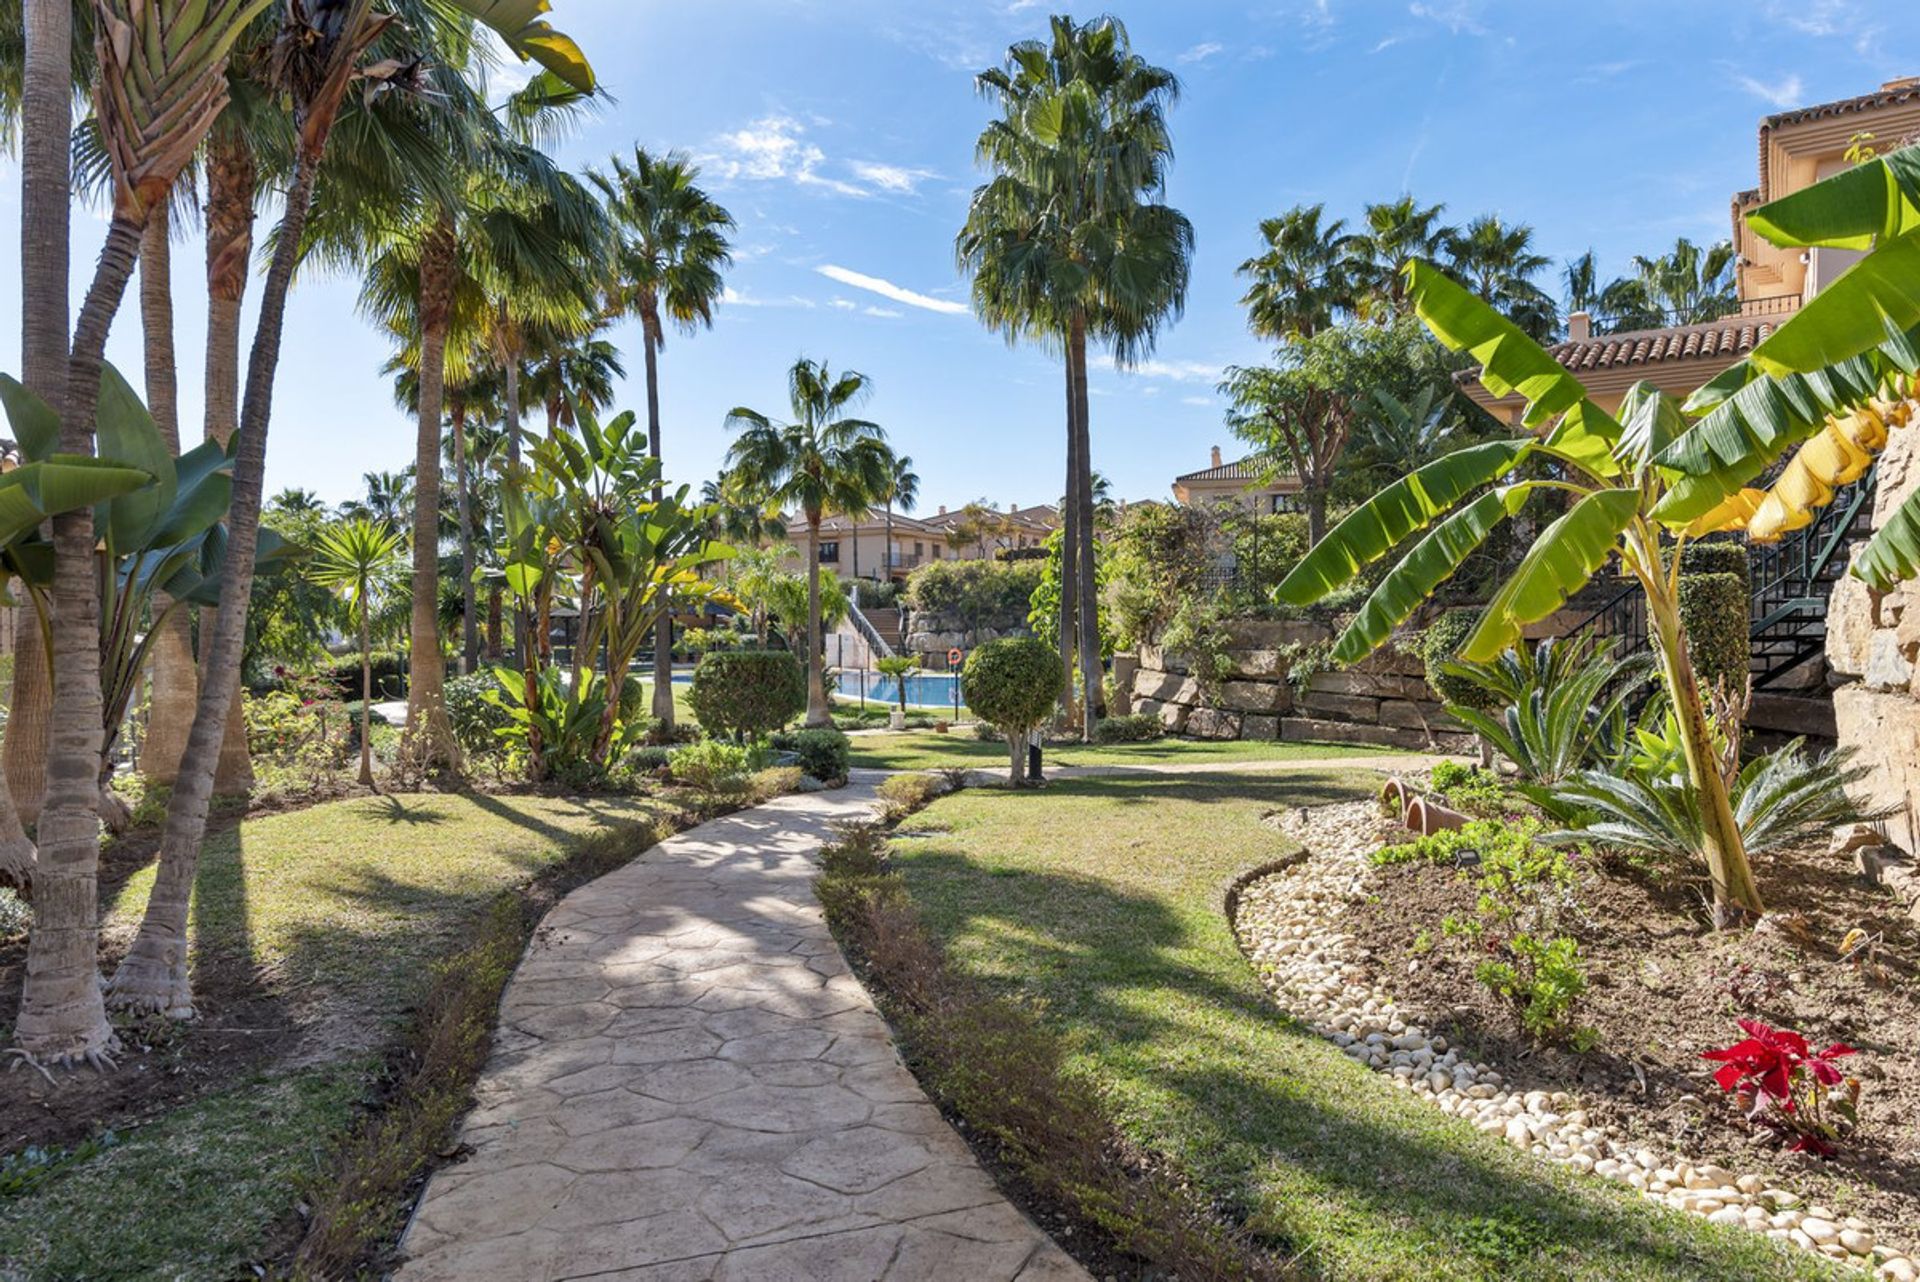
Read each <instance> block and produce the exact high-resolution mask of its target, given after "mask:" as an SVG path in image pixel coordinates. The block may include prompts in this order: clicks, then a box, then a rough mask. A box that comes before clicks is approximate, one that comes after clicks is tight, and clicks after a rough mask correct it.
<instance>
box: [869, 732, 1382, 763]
mask: <svg viewBox="0 0 1920 1282" xmlns="http://www.w3.org/2000/svg"><path fill="white" fill-rule="evenodd" d="M1384 752H1385V750H1384V749H1380V748H1370V747H1362V746H1360V745H1356V744H1344V743H1274V742H1269V741H1266V740H1239V741H1235V740H1226V741H1221V740H1214V739H1155V740H1152V741H1150V742H1147V743H1114V744H1091V745H1085V746H1083V745H1080V744H1070V745H1062V746H1055V747H1050V748H1048V749H1047V765H1049V766H1130V765H1167V764H1175V763H1179V762H1188V761H1191V762H1207V761H1234V762H1240V761H1313V760H1326V759H1329V758H1335V757H1339V758H1346V757H1369V756H1377V755H1381V754H1383V753H1384ZM853 764H854V765H855V766H857V767H860V768H863V769H869V770H937V769H939V768H940V767H942V766H978V767H981V768H983V769H1004V768H1005V766H1006V764H1007V745H1006V744H1005V743H1003V742H1001V741H1000V740H998V739H996V740H994V741H992V742H991V743H989V742H986V741H983V740H980V739H976V738H974V737H973V732H972V731H971V730H970V729H969V730H961V731H956V732H954V733H952V734H913V733H908V734H896V735H884V736H882V735H864V736H862V737H860V738H858V739H855V740H854V741H853Z"/></svg>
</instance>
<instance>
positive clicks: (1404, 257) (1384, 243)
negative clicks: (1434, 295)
mask: <svg viewBox="0 0 1920 1282" xmlns="http://www.w3.org/2000/svg"><path fill="white" fill-rule="evenodd" d="M1446 208H1447V207H1446V206H1445V205H1424V206H1423V205H1421V204H1420V202H1419V201H1417V200H1415V199H1414V198H1413V197H1412V196H1402V197H1400V198H1399V199H1398V200H1389V201H1382V202H1380V203H1379V204H1373V205H1368V206H1367V207H1366V208H1365V209H1364V210H1362V211H1361V222H1362V224H1363V228H1362V230H1361V231H1360V233H1359V234H1358V235H1357V236H1356V237H1355V238H1354V240H1353V252H1354V263H1353V271H1354V273H1355V276H1356V277H1357V279H1358V282H1359V285H1360V292H1361V293H1362V294H1363V295H1368V296H1371V297H1372V298H1373V299H1374V300H1376V301H1377V303H1379V304H1380V305H1382V306H1384V307H1386V308H1387V310H1389V311H1390V312H1392V313H1393V314H1394V315H1396V316H1397V315H1401V314H1403V313H1404V312H1405V311H1406V302H1407V298H1406V287H1405V284H1404V282H1403V280H1402V272H1404V270H1405V269H1406V266H1407V264H1408V263H1410V262H1413V261H1414V260H1415V259H1437V258H1444V257H1445V256H1446V254H1445V250H1446V248H1447V246H1448V245H1449V244H1450V243H1452V241H1453V239H1454V237H1455V235H1456V233H1455V232H1454V230H1453V229H1452V228H1451V227H1448V226H1447V225H1446V224H1445V223H1442V222H1441V221H1440V215H1441V214H1443V213H1445V212H1446Z"/></svg>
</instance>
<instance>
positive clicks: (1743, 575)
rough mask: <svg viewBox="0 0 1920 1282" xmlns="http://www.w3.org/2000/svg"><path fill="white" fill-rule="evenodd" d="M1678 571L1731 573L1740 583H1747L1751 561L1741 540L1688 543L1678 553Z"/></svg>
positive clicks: (1749, 577) (1682, 572)
mask: <svg viewBox="0 0 1920 1282" xmlns="http://www.w3.org/2000/svg"><path fill="white" fill-rule="evenodd" d="M1680 573H1681V574H1683V575H1686V574H1731V575H1734V576H1736V577H1737V578H1739V580H1740V581H1741V582H1742V583H1748V582H1751V581H1752V577H1753V563H1752V560H1751V559H1750V557H1749V555H1748V552H1747V545H1746V543H1745V542H1743V541H1739V540H1715V541H1713V542H1710V543H1689V544H1687V546H1686V548H1685V549H1684V550H1683V551H1682V552H1681V553H1680Z"/></svg>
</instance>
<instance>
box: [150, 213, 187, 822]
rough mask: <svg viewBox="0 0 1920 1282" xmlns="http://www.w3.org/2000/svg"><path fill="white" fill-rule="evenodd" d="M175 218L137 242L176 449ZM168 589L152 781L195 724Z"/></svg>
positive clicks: (157, 406) (158, 386)
mask: <svg viewBox="0 0 1920 1282" xmlns="http://www.w3.org/2000/svg"><path fill="white" fill-rule="evenodd" d="M172 232H173V228H172V220H171V218H170V217H169V216H168V212H167V207H166V206H165V205H164V204H162V205H156V206H154V209H153V214H152V216H151V217H150V218H149V219H148V220H147V230H146V233H145V235H144V236H143V237H142V239H141V242H140V322H141V330H142V332H143V334H144V337H145V340H146V367H147V368H146V373H147V410H148V412H150V413H151V414H152V415H153V422H154V426H155V427H157V428H159V429H160V436H161V438H162V439H163V440H165V441H166V443H167V448H168V449H169V450H170V451H172V452H173V453H174V454H176V455H177V454H179V453H180V396H179V377H178V366H177V362H176V360H175V357H174V350H173V275H172V267H173V254H172V250H173V246H172ZM169 604H170V602H169V600H168V598H167V596H166V594H165V593H155V594H154V599H153V613H154V617H156V618H159V617H161V616H162V615H165V616H166V622H164V623H162V624H161V625H160V626H159V627H158V628H157V629H155V632H154V639H153V650H152V655H153V657H152V664H153V702H152V706H151V708H150V710H149V712H148V715H147V739H146V743H145V745H144V747H143V749H142V751H141V754H140V768H141V772H142V773H143V774H145V775H146V777H147V779H148V780H149V781H151V782H153V783H158V784H166V785H169V786H171V785H172V783H173V781H174V778H175V776H177V775H178V774H179V773H180V756H181V754H182V753H184V752H185V751H186V750H187V731H188V729H189V728H190V727H191V726H192V724H193V704H194V698H195V696H196V695H197V694H198V693H199V689H200V678H199V673H198V672H197V671H196V670H195V668H194V662H193V621H192V619H191V618H189V617H188V612H187V611H186V610H174V611H172V612H171V613H168V605H169Z"/></svg>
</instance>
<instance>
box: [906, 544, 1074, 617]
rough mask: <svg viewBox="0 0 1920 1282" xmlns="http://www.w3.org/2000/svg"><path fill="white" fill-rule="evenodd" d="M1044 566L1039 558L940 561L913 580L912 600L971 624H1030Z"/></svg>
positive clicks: (909, 596)
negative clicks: (1034, 594) (1030, 615)
mask: <svg viewBox="0 0 1920 1282" xmlns="http://www.w3.org/2000/svg"><path fill="white" fill-rule="evenodd" d="M1044 570H1045V566H1044V564H1043V563H1042V562H1039V561H1012V562H1003V561H934V562H932V563H931V564H928V565H923V566H921V567H920V568H919V569H917V570H915V571H914V572H913V575H912V577H910V578H909V579H908V580H907V590H906V602H907V605H908V606H909V608H911V609H914V610H923V611H927V612H929V613H936V614H956V615H959V616H960V617H961V618H962V619H964V620H965V621H966V623H967V626H968V627H969V628H993V629H995V630H996V631H999V630H1004V629H1008V628H1019V627H1024V626H1026V622H1027V611H1028V609H1029V607H1030V605H1031V602H1032V600H1033V593H1034V589H1036V588H1038V587H1039V586H1040V579H1041V576H1042V574H1043V572H1044Z"/></svg>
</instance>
